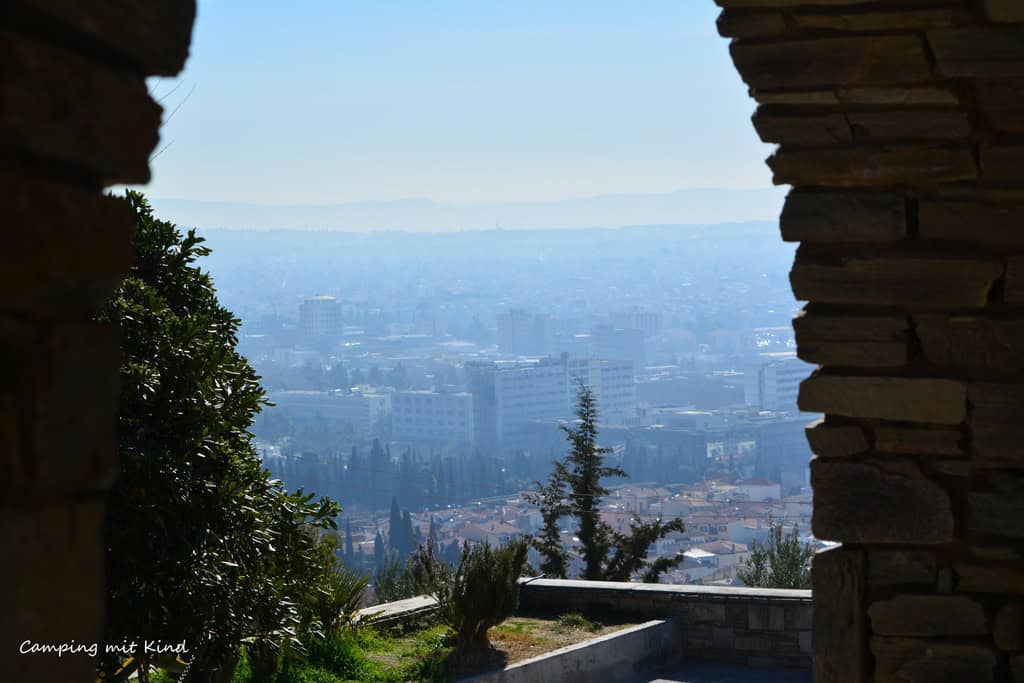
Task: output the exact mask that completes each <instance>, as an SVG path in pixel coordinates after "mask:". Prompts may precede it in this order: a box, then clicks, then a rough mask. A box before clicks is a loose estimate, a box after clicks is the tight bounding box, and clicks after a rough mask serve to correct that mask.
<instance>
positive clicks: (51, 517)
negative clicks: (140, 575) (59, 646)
mask: <svg viewBox="0 0 1024 683" xmlns="http://www.w3.org/2000/svg"><path fill="white" fill-rule="evenodd" d="M102 524H103V504H102V503H101V502H99V501H89V502H84V501H83V502H65V501H60V500H58V499H53V498H51V499H40V500H38V501H36V502H35V503H33V504H32V505H13V506H7V507H6V508H5V509H4V511H3V514H2V515H0V557H3V558H4V562H3V563H0V582H2V585H3V586H4V587H5V590H4V597H5V603H6V607H7V608H6V609H5V610H3V614H2V615H0V633H3V634H5V635H8V636H9V637H10V638H12V639H16V640H14V641H13V642H11V641H5V643H4V647H3V648H0V671H3V672H4V678H5V680H10V681H15V680H16V681H18V682H19V683H44V682H47V683H48V682H50V681H93V680H95V679H96V672H95V661H94V660H92V659H91V658H89V657H83V656H65V657H60V658H58V657H56V656H34V657H33V656H28V655H22V654H19V653H18V649H17V646H16V643H20V642H22V641H24V640H32V641H35V642H42V643H70V642H72V641H74V642H78V643H96V642H102V641H103V625H104V624H103V612H104V607H103V596H104V592H103V563H104V553H103V548H104V545H103V539H102Z"/></svg>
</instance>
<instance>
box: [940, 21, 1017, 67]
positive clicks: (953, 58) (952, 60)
mask: <svg viewBox="0 0 1024 683" xmlns="http://www.w3.org/2000/svg"><path fill="white" fill-rule="evenodd" d="M927 36H928V44H929V45H930V46H931V49H932V54H934V55H935V61H936V62H937V64H938V68H939V71H940V72H941V73H942V74H943V75H944V76H950V77H952V78H979V79H984V78H1004V77H1008V76H1010V77H1012V76H1024V40H1022V39H1021V32H1020V29H1018V28H1017V27H1015V26H1005V27H1004V26H965V27H956V28H946V29H936V30H934V31H929V32H928V33H927Z"/></svg>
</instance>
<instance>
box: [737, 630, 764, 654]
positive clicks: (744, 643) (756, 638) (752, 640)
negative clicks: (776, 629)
mask: <svg viewBox="0 0 1024 683" xmlns="http://www.w3.org/2000/svg"><path fill="white" fill-rule="evenodd" d="M772 645H773V643H772V639H771V638H768V637H765V636H762V635H742V636H741V635H739V634H737V635H736V641H735V646H734V647H735V648H736V650H738V651H740V652H768V651H769V650H771V649H772Z"/></svg>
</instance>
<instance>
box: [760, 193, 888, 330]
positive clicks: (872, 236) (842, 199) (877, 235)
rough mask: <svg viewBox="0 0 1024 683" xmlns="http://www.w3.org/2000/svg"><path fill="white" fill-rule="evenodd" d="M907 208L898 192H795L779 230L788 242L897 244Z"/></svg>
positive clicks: (788, 202) (785, 208)
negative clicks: (895, 242) (892, 242)
mask: <svg viewBox="0 0 1024 683" xmlns="http://www.w3.org/2000/svg"><path fill="white" fill-rule="evenodd" d="M906 204H907V202H906V199H905V198H904V196H903V195H902V194H899V193H896V192H808V191H803V190H793V191H791V192H790V193H789V195H788V196H787V197H786V203H785V205H783V207H782V214H781V216H780V218H779V226H780V228H781V230H782V239H784V240H786V241H787V242H823V243H843V242H891V241H898V240H902V239H906V237H907V208H906ZM846 338H849V337H846Z"/></svg>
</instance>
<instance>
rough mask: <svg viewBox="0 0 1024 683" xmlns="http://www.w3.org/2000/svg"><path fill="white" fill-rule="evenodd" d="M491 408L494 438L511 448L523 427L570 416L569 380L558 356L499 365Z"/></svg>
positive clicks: (521, 432)
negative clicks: (493, 409)
mask: <svg viewBox="0 0 1024 683" xmlns="http://www.w3.org/2000/svg"><path fill="white" fill-rule="evenodd" d="M494 408H495V429H496V432H497V441H498V442H499V443H500V444H501V445H502V446H504V447H506V448H507V447H513V446H514V445H515V444H516V443H517V442H519V441H521V440H522V434H523V431H524V430H527V429H529V428H530V425H531V423H533V422H534V421H537V420H558V419H566V418H568V417H569V416H570V415H571V410H570V399H569V381H568V375H567V369H566V366H565V364H564V363H563V362H562V360H561V359H559V358H550V357H549V358H543V359H541V360H539V361H534V362H527V363H514V364H499V366H498V368H497V369H496V371H495V373H494Z"/></svg>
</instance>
